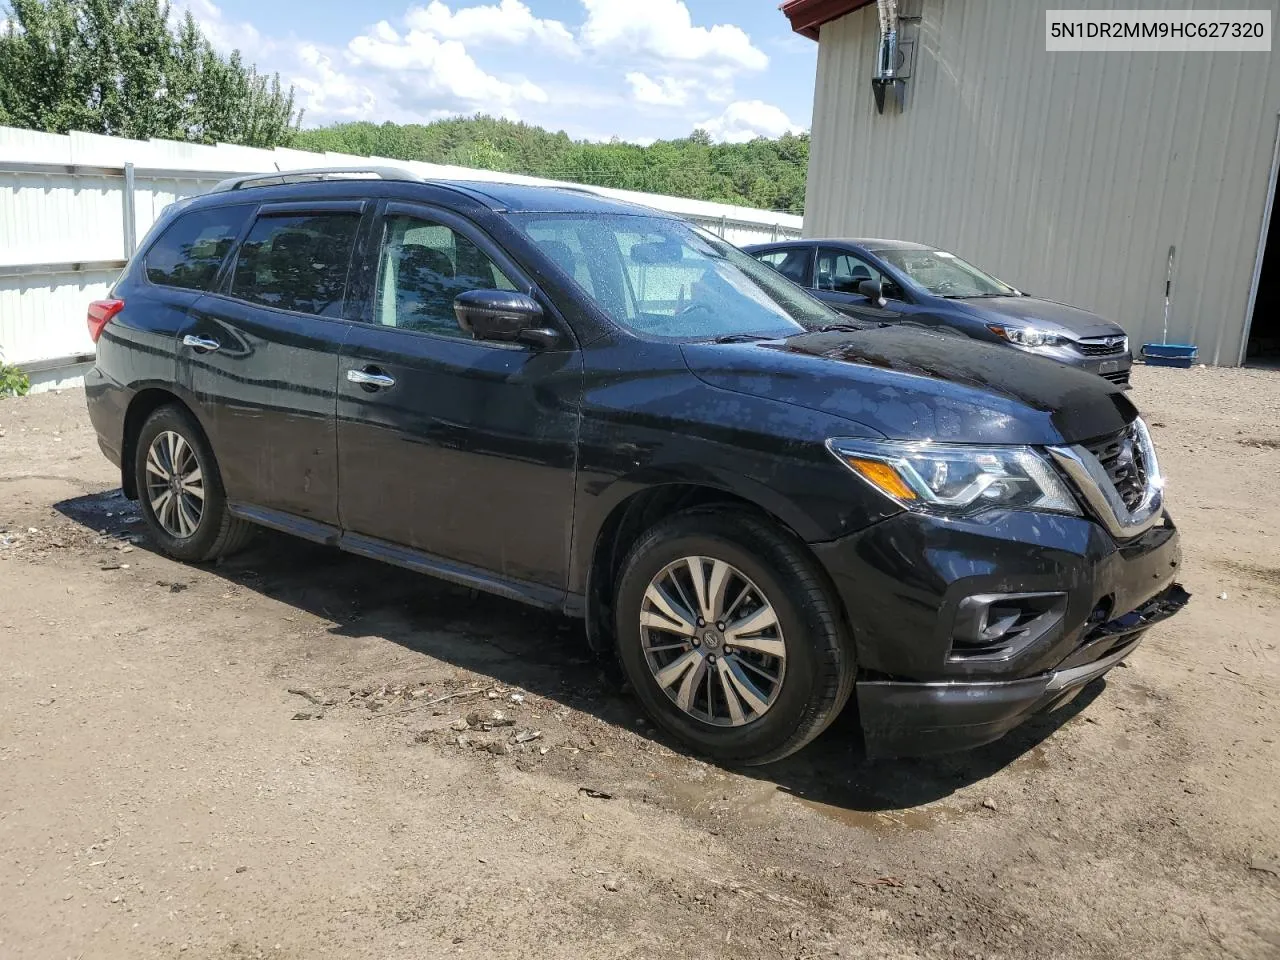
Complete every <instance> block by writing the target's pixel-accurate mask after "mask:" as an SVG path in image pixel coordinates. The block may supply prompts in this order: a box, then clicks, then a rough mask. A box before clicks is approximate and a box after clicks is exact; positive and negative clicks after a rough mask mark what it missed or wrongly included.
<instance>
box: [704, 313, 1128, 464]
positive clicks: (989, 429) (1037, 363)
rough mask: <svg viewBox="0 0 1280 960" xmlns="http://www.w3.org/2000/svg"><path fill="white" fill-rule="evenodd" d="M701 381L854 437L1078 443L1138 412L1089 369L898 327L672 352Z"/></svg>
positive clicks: (708, 345) (1117, 426) (1108, 430)
mask: <svg viewBox="0 0 1280 960" xmlns="http://www.w3.org/2000/svg"><path fill="white" fill-rule="evenodd" d="M682 350H683V352H684V357H685V362H686V363H687V364H688V366H689V369H690V370H691V371H692V372H693V374H694V376H696V377H698V378H699V379H700V380H702V381H703V382H705V383H708V384H710V385H711V386H714V387H718V388H720V389H722V390H730V391H733V392H736V393H743V394H749V395H752V396H759V397H764V398H767V399H772V400H777V401H780V402H783V403H791V404H796V405H798V406H802V407H808V408H810V409H813V410H820V411H822V412H824V413H829V414H835V415H837V416H841V417H844V418H846V419H848V420H851V421H853V422H854V424H856V425H858V426H860V427H862V428H863V429H862V430H861V431H860V435H862V436H875V435H877V434H879V435H880V436H883V437H887V438H889V439H891V440H939V441H946V442H949V443H991V444H1008V443H1017V444H1036V445H1041V444H1052V443H1078V442H1080V441H1081V440H1088V439H1092V438H1094V437H1099V436H1104V435H1106V434H1110V433H1115V432H1116V431H1119V430H1121V429H1123V428H1124V427H1125V425H1126V424H1128V423H1129V422H1130V421H1131V420H1132V419H1133V418H1134V417H1135V416H1137V411H1136V410H1135V409H1134V407H1133V404H1132V403H1130V402H1129V400H1128V399H1126V397H1125V395H1124V393H1123V391H1121V390H1120V389H1119V388H1118V387H1116V386H1115V385H1113V384H1111V383H1109V382H1107V381H1106V380H1104V379H1102V378H1101V377H1099V376H1096V375H1094V374H1092V373H1085V372H1083V371H1081V370H1077V369H1074V368H1072V367H1068V366H1064V365H1063V364H1060V363H1056V362H1055V361H1053V360H1047V359H1045V358H1044V357H1035V356H1031V355H1029V354H1024V353H1022V352H1020V351H1015V350H1010V349H1008V348H1007V347H1003V346H999V345H995V344H987V343H982V342H979V341H977V340H970V339H969V338H967V337H962V336H939V335H936V334H932V333H927V332H923V331H919V330H913V329H907V328H902V327H885V328H880V329H873V330H866V331H860V332H854V333H846V332H838V333H837V332H832V333H804V334H798V335H796V336H793V337H789V338H787V339H785V340H768V341H757V342H754V343H724V344H717V343H692V344H685V345H684V346H683V347H682Z"/></svg>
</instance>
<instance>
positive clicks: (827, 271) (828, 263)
mask: <svg viewBox="0 0 1280 960" xmlns="http://www.w3.org/2000/svg"><path fill="white" fill-rule="evenodd" d="M886 279H887V278H886V277H885V276H884V275H883V274H882V273H881V272H880V271H879V270H877V269H876V268H875V267H873V266H871V264H869V263H867V262H866V261H865V260H863V259H862V258H861V257H856V256H854V255H853V254H852V253H846V252H844V251H843V250H819V251H818V283H817V287H818V289H819V290H833V291H835V292H836V293H857V292H858V284H860V283H861V282H862V281H863V280H879V281H880V282H881V283H884V282H885V281H886Z"/></svg>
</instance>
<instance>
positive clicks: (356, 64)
mask: <svg viewBox="0 0 1280 960" xmlns="http://www.w3.org/2000/svg"><path fill="white" fill-rule="evenodd" d="M175 7H179V8H186V9H190V10H191V11H192V13H194V14H195V16H196V18H197V19H198V20H199V21H200V23H201V24H202V25H203V27H204V29H205V31H206V33H207V34H208V35H209V36H210V38H211V39H212V40H213V42H214V44H215V45H216V46H218V47H219V48H221V49H223V50H230V49H239V50H241V51H242V53H243V54H244V56H245V58H246V59H247V60H249V61H251V62H254V63H256V64H257V65H258V67H259V68H260V69H262V70H265V71H267V72H279V73H280V75H281V78H282V79H283V80H284V81H285V82H286V83H291V84H293V86H294V87H295V89H296V92H297V97H298V102H299V105H300V106H302V107H303V108H304V109H305V111H306V113H305V119H304V121H303V122H304V125H305V126H318V125H322V124H327V123H333V122H336V121H343V120H372V121H376V122H382V121H384V120H393V121H396V122H400V123H405V122H414V121H416V122H428V121H430V120H433V119H437V118H439V117H444V116H451V115H459V114H461V115H467V114H472V113H475V112H484V113H490V114H493V115H497V116H507V117H511V118H513V119H520V120H526V121H528V122H530V123H536V124H538V125H540V126H544V127H547V128H549V129H552V130H565V131H566V132H568V133H569V134H570V135H571V136H573V137H575V138H587V139H592V140H607V139H609V138H611V137H620V138H622V139H624V140H634V141H637V142H641V143H644V142H648V141H650V140H653V139H658V138H668V137H679V136H684V135H686V134H688V133H689V132H690V131H691V130H692V129H694V127H696V126H702V127H704V128H706V129H707V130H708V131H709V132H710V133H711V134H712V136H714V137H715V138H716V139H719V140H727V141H741V140H745V139H750V138H751V137H752V136H758V135H764V136H777V135H779V134H781V133H783V132H784V131H786V130H800V129H807V128H808V126H809V116H810V110H811V106H812V99H813V79H814V70H815V65H816V59H817V44H815V43H813V42H811V41H809V40H806V39H804V38H802V37H798V36H796V35H795V34H793V33H791V31H790V29H789V27H788V24H787V21H786V18H785V17H783V16H782V14H781V13H780V12H779V11H778V9H777V3H776V0H736V2H735V0H366V2H364V3H351V2H350V0H342V2H340V0H267V2H263V0H176V2H175Z"/></svg>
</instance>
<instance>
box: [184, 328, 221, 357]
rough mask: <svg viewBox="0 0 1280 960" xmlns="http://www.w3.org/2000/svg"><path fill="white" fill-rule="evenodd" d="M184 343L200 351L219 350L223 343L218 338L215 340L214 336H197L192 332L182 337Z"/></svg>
mask: <svg viewBox="0 0 1280 960" xmlns="http://www.w3.org/2000/svg"><path fill="white" fill-rule="evenodd" d="M182 345H183V346H184V347H191V348H193V349H195V350H198V351H199V352H200V353H212V352H213V351H214V350H217V349H218V348H219V347H221V346H222V344H220V343H219V342H218V341H217V340H214V339H213V338H212V337H197V336H195V335H193V334H190V333H188V334H187V335H186V336H185V337H183V338H182Z"/></svg>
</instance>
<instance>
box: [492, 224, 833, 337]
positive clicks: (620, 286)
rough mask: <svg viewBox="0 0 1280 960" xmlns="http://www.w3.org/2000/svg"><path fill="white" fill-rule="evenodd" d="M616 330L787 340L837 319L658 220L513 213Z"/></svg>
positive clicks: (682, 227) (727, 251)
mask: <svg viewBox="0 0 1280 960" xmlns="http://www.w3.org/2000/svg"><path fill="white" fill-rule="evenodd" d="M511 219H512V221H513V222H515V223H516V224H517V225H518V226H519V227H520V229H522V230H523V231H524V232H525V233H526V234H527V235H528V237H529V238H530V239H531V240H532V241H533V242H534V244H535V245H536V246H537V247H538V248H539V250H541V251H542V253H543V254H544V255H545V256H546V257H547V258H548V259H550V260H553V261H554V262H555V263H556V264H558V265H559V266H560V267H561V269H563V270H564V272H565V273H567V274H568V275H569V276H570V277H572V278H573V279H574V281H575V283H576V284H577V286H578V287H579V288H580V290H581V292H582V294H583V295H585V296H586V297H588V298H589V299H591V300H592V301H594V302H595V303H596V305H597V306H599V307H600V309H601V310H603V311H604V312H605V313H607V314H608V315H609V316H610V317H611V318H612V319H613V320H614V321H615V322H617V323H618V324H619V325H620V326H622V327H625V328H627V329H629V330H634V331H636V332H638V333H641V334H645V335H648V336H655V337H672V338H678V339H698V340H701V339H713V338H715V337H722V336H731V335H734V334H760V335H766V336H790V335H791V334H794V333H798V332H800V331H801V330H802V329H804V327H806V326H822V325H825V324H829V323H837V322H839V321H840V317H839V315H838V314H835V313H833V312H832V311H831V310H830V309H829V308H827V307H826V306H824V305H822V304H820V303H818V302H817V301H816V300H814V299H813V298H812V297H810V296H809V295H808V294H806V293H804V292H802V291H800V290H797V289H796V288H795V286H794V285H793V284H791V283H789V282H788V281H786V280H784V279H783V278H781V277H779V276H778V274H777V272H776V271H774V270H773V269H772V268H770V267H767V266H765V265H764V264H762V263H760V262H759V261H757V260H755V259H754V258H752V257H750V256H748V255H747V254H745V253H743V252H742V251H741V250H739V249H737V248H736V247H733V246H731V245H729V244H727V243H725V242H724V241H723V240H720V239H719V238H717V237H714V236H712V235H711V234H709V233H707V232H706V231H704V230H699V229H696V228H695V227H693V226H691V225H690V224H688V223H685V222H684V221H681V220H675V219H668V218H666V217H646V216H625V215H587V214H562V215H555V214H514V215H512V217H511Z"/></svg>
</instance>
